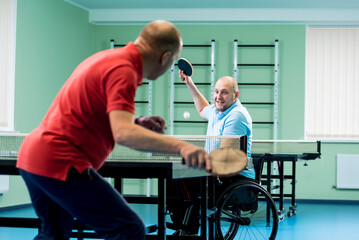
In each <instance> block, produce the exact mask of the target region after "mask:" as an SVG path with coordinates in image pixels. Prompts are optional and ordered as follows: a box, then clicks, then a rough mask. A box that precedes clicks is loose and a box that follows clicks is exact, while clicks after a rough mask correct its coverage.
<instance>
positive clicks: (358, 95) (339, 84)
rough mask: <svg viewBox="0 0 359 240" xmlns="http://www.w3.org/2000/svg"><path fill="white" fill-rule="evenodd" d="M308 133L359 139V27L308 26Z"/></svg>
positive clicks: (306, 130)
mask: <svg viewBox="0 0 359 240" xmlns="http://www.w3.org/2000/svg"><path fill="white" fill-rule="evenodd" d="M305 92H306V96H305V100H306V103H305V135H306V138H315V139H359V28H308V29H307V42H306V89H305Z"/></svg>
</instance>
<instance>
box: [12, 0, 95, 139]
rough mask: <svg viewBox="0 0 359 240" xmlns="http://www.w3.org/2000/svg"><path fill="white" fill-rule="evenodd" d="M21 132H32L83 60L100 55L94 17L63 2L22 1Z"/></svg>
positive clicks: (18, 67)
mask: <svg viewBox="0 0 359 240" xmlns="http://www.w3.org/2000/svg"><path fill="white" fill-rule="evenodd" d="M16 34H17V35H16V73H15V74H16V76H15V79H16V80H15V88H16V92H15V129H16V130H21V131H22V132H29V131H31V130H32V129H34V128H35V127H36V126H37V125H38V124H39V122H40V121H41V119H42V118H43V116H44V115H45V113H46V111H47V109H48V107H49V106H50V104H51V102H52V100H53V99H54V97H55V96H56V94H57V92H58V91H59V89H60V88H61V86H62V85H63V83H64V82H65V81H66V79H67V78H68V77H69V76H70V74H71V73H72V71H73V70H74V68H75V67H76V66H77V64H78V63H79V62H81V61H82V60H83V59H85V58H86V57H88V56H89V55H91V54H92V53H94V51H93V43H94V41H93V34H94V31H93V26H92V25H91V24H89V22H88V12H87V11H85V10H81V9H79V8H77V7H74V6H72V5H70V4H68V3H65V2H64V1H61V0H46V1H44V0H18V11H17V32H16Z"/></svg>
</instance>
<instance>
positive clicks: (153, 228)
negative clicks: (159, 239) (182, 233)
mask: <svg viewBox="0 0 359 240" xmlns="http://www.w3.org/2000/svg"><path fill="white" fill-rule="evenodd" d="M157 229H158V227H157V224H154V225H151V226H148V227H146V234H149V233H154V232H156V231H157Z"/></svg>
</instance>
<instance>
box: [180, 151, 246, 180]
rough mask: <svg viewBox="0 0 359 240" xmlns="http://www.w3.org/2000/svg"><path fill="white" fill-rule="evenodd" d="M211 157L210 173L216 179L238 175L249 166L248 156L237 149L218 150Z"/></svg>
mask: <svg viewBox="0 0 359 240" xmlns="http://www.w3.org/2000/svg"><path fill="white" fill-rule="evenodd" d="M209 157H210V161H211V169H210V170H209V171H208V173H209V174H211V175H212V176H216V177H230V176H234V175H237V174H238V173H240V172H242V171H243V170H245V169H246V167H247V165H248V158H247V154H245V153H244V152H243V151H242V150H239V149H236V148H217V149H216V150H214V151H212V152H211V153H210V154H209ZM183 163H184V159H183Z"/></svg>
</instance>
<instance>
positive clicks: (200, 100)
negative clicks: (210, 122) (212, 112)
mask: <svg viewBox="0 0 359 240" xmlns="http://www.w3.org/2000/svg"><path fill="white" fill-rule="evenodd" d="M186 85H187V87H188V90H189V92H190V94H191V96H192V98H193V102H194V105H195V106H196V109H197V111H198V113H201V112H202V110H203V109H204V108H205V107H207V106H208V105H209V103H208V101H207V99H206V98H205V97H204V96H203V95H202V93H201V92H200V91H199V90H198V88H197V87H196V85H195V84H194V83H193V81H188V83H187V84H186Z"/></svg>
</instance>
